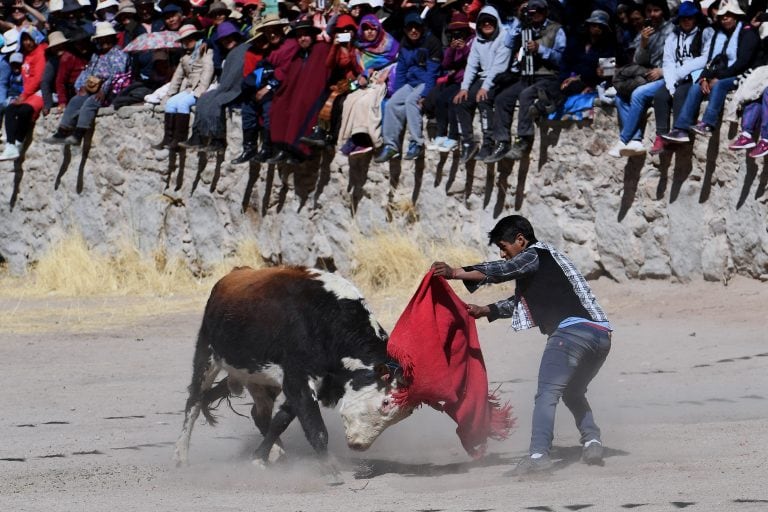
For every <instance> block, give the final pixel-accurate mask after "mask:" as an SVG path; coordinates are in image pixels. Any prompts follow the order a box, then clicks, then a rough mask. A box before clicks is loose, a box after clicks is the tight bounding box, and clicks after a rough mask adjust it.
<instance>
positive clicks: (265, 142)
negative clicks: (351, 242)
mask: <svg viewBox="0 0 768 512" xmlns="http://www.w3.org/2000/svg"><path fill="white" fill-rule="evenodd" d="M273 153H274V150H273V149H272V138H271V137H270V136H269V130H268V129H263V130H261V151H259V153H258V154H257V155H256V158H257V160H258V161H259V162H266V161H267V160H269V159H270V158H272V155H273Z"/></svg>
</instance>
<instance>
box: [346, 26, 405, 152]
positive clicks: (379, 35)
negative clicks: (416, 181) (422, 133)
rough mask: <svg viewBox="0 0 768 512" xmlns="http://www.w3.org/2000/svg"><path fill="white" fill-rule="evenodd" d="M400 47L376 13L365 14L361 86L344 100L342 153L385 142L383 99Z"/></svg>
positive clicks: (358, 52) (359, 46)
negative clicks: (383, 134) (382, 129)
mask: <svg viewBox="0 0 768 512" xmlns="http://www.w3.org/2000/svg"><path fill="white" fill-rule="evenodd" d="M399 48H400V45H399V44H398V42H397V41H396V40H395V38H394V37H392V36H391V35H390V34H388V33H387V32H386V31H385V30H384V27H382V25H381V22H380V21H379V20H378V18H376V16H373V15H371V14H366V15H365V16H363V17H362V19H361V20H360V27H359V28H358V31H357V43H356V48H355V60H356V62H357V67H358V69H359V72H360V75H359V76H358V78H357V83H358V85H359V89H357V90H356V91H354V92H352V93H351V94H349V95H348V96H347V99H346V101H345V102H344V110H343V112H342V116H341V128H340V130H339V140H340V141H341V140H344V141H346V142H345V143H344V145H343V146H342V148H341V152H342V153H344V154H346V155H351V154H358V153H365V152H368V151H371V150H372V149H373V147H374V146H377V147H378V146H380V145H381V144H382V138H381V118H382V111H381V102H382V100H383V99H384V98H385V96H386V95H387V77H388V76H389V71H390V69H391V65H392V64H393V63H394V62H395V61H396V60H397V52H398V50H399Z"/></svg>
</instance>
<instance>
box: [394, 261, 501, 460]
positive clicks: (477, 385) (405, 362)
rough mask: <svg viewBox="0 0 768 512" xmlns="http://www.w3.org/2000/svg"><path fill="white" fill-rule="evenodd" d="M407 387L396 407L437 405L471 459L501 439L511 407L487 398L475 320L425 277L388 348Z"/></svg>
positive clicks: (440, 284) (437, 281)
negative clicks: (493, 441)
mask: <svg viewBox="0 0 768 512" xmlns="http://www.w3.org/2000/svg"><path fill="white" fill-rule="evenodd" d="M387 351H388V352H389V355H390V356H392V357H393V358H394V359H395V360H397V361H398V362H399V363H400V366H402V368H403V374H404V376H405V378H406V379H407V380H408V381H409V382H410V384H409V385H408V387H407V388H406V389H405V390H404V391H402V392H401V393H399V394H398V395H397V396H396V397H395V399H396V401H397V402H399V403H401V404H408V405H411V406H417V405H419V404H421V403H426V404H429V405H431V406H440V405H442V410H443V411H445V412H446V413H447V414H448V415H449V416H450V417H451V418H453V419H454V421H456V423H457V424H458V425H459V426H458V428H457V429H456V433H457V434H458V436H459V439H460V440H461V444H462V446H464V449H465V450H466V451H467V453H468V454H470V455H471V456H472V457H475V458H478V457H482V456H483V455H484V454H485V447H486V442H487V440H488V438H489V437H490V438H492V439H505V438H506V437H507V436H508V434H509V431H510V429H511V428H512V427H513V425H514V419H513V418H512V417H511V411H512V407H511V406H510V405H509V404H505V405H504V406H503V407H502V406H500V405H499V403H498V401H497V400H496V397H494V396H491V395H489V394H488V376H487V374H486V371H485V363H484V361H483V354H482V351H481V350H480V342H479V341H478V337H477V329H476V327H475V319H474V318H472V317H471V316H469V313H467V307H466V304H465V303H464V302H463V301H462V300H461V299H459V297H457V296H456V294H455V293H454V291H453V289H452V288H451V287H450V286H449V285H448V282H447V281H446V280H445V279H444V278H442V277H437V276H433V275H432V272H431V271H430V272H429V273H428V274H427V275H426V276H425V277H424V279H423V280H422V282H421V285H420V286H419V289H418V290H417V291H416V293H415V294H414V296H413V298H412V299H411V302H410V303H409V304H408V307H406V309H405V311H404V312H403V314H402V315H401V316H400V319H399V320H398V321H397V324H396V325H395V328H394V330H393V331H392V335H391V336H390V339H389V342H388V344H387Z"/></svg>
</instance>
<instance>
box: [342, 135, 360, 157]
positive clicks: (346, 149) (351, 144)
mask: <svg viewBox="0 0 768 512" xmlns="http://www.w3.org/2000/svg"><path fill="white" fill-rule="evenodd" d="M356 147H358V146H357V144H355V141H353V140H352V139H347V142H345V143H344V144H342V145H341V148H340V149H339V151H340V152H341V154H342V155H345V156H349V155H350V154H351V153H352V151H353V150H354V149H355V148H356Z"/></svg>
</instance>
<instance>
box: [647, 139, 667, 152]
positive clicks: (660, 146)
mask: <svg viewBox="0 0 768 512" xmlns="http://www.w3.org/2000/svg"><path fill="white" fill-rule="evenodd" d="M666 144H667V143H666V141H665V140H664V139H663V138H662V137H661V135H657V136H656V139H654V141H653V146H651V150H650V151H648V153H650V154H651V155H660V154H661V153H663V152H664V151H666V150H667V146H666Z"/></svg>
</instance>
